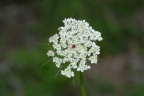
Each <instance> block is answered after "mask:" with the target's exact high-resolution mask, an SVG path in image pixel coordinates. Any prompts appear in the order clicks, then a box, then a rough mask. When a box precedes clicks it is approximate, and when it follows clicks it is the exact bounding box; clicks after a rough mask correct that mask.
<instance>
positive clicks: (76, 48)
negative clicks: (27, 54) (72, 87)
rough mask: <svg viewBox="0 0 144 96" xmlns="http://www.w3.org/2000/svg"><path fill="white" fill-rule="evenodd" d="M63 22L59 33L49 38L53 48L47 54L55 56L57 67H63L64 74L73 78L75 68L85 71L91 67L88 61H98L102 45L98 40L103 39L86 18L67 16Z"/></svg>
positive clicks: (62, 72) (54, 60)
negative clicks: (100, 45)
mask: <svg viewBox="0 0 144 96" xmlns="http://www.w3.org/2000/svg"><path fill="white" fill-rule="evenodd" d="M63 23H64V26H63V27H60V28H59V29H58V30H59V33H57V34H55V35H53V36H51V37H50V38H49V42H50V43H51V44H52V47H53V50H49V51H48V53H47V55H48V56H52V57H53V62H54V63H55V64H56V67H58V68H59V67H62V70H61V74H62V75H64V76H66V77H69V78H71V77H73V76H74V70H77V71H81V72H83V71H84V70H88V69H90V65H88V64H87V61H90V62H91V63H92V64H96V63H97V58H98V55H99V54H100V47H99V46H98V45H97V44H96V41H101V40H102V37H101V33H100V32H98V31H95V30H94V29H92V27H91V26H89V24H88V23H87V22H86V21H85V20H76V19H72V18H67V19H64V20H63ZM64 64H65V65H64ZM63 65H64V66H66V68H63Z"/></svg>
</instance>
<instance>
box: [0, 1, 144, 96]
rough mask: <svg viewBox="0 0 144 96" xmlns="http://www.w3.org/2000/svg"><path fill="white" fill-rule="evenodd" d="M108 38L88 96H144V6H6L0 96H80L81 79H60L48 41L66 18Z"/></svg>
mask: <svg viewBox="0 0 144 96" xmlns="http://www.w3.org/2000/svg"><path fill="white" fill-rule="evenodd" d="M68 17H73V18H75V19H80V20H83V19H84V20H86V21H87V22H88V23H89V24H90V25H91V26H92V27H93V28H94V29H95V30H98V31H100V32H101V33H102V37H103V41H102V42H99V45H100V46H101V55H100V56H99V61H98V64H97V65H92V68H91V70H88V71H85V72H84V75H85V79H84V83H85V87H86V92H87V96H144V54H143V53H144V0H0V96H80V95H81V93H80V89H79V81H78V76H77V75H76V77H74V78H73V79H68V78H65V77H64V76H62V75H60V74H58V76H56V74H57V72H58V70H59V69H57V68H56V66H55V65H54V63H52V61H50V62H48V63H47V64H45V65H44V66H41V65H43V64H44V63H45V62H47V61H48V60H49V59H50V58H48V57H47V55H46V53H47V51H48V46H47V43H48V38H49V37H50V36H52V35H53V34H55V33H56V32H58V30H57V29H58V27H60V26H62V25H63V23H62V20H63V19H64V18H68Z"/></svg>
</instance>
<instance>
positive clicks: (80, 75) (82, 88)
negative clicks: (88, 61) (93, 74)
mask: <svg viewBox="0 0 144 96" xmlns="http://www.w3.org/2000/svg"><path fill="white" fill-rule="evenodd" d="M79 79H80V88H81V93H82V96H86V92H85V88H84V83H83V74H82V72H79Z"/></svg>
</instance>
